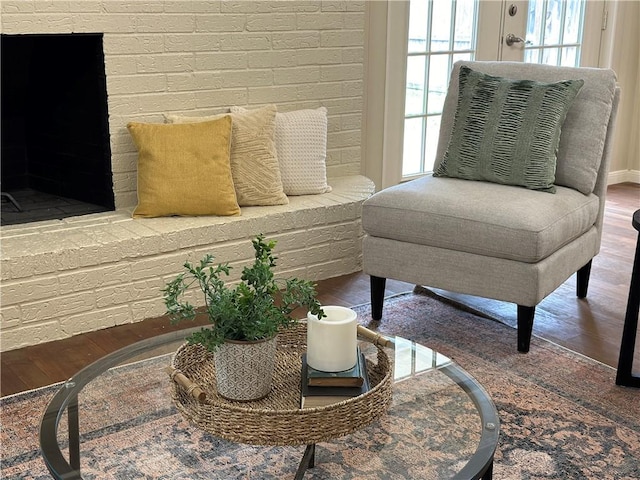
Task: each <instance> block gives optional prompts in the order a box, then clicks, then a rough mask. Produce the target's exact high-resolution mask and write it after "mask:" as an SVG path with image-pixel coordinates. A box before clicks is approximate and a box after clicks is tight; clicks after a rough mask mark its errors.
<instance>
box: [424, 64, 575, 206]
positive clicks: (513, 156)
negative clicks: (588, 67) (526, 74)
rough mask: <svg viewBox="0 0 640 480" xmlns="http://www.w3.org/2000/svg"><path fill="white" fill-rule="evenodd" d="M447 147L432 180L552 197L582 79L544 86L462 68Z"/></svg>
mask: <svg viewBox="0 0 640 480" xmlns="http://www.w3.org/2000/svg"><path fill="white" fill-rule="evenodd" d="M459 79H460V87H459V96H458V107H457V110H456V114H455V118H454V124H453V130H452V133H451V139H450V140H449V145H448V147H447V150H446V152H445V154H444V157H443V159H442V162H441V163H440V165H438V167H437V168H436V170H435V171H434V172H433V175H434V176H436V177H439V176H443V177H455V178H463V179H466V180H482V181H487V182H494V183H501V184H504V185H518V186H522V187H526V188H529V189H532V190H542V191H545V192H550V193H554V192H555V187H554V185H553V182H554V180H555V172H556V153H557V151H558V145H559V143H560V130H561V127H562V123H563V122H564V118H565V116H566V114H567V111H568V110H569V108H570V107H571V104H572V102H573V100H574V98H575V97H576V95H577V94H578V92H579V91H580V88H582V85H583V84H584V81H583V80H566V81H563V82H558V83H541V82H535V81H532V80H512V79H508V78H502V77H494V76H491V75H486V74H484V73H481V72H477V71H475V70H471V69H470V68H469V67H466V66H462V67H460V76H459Z"/></svg>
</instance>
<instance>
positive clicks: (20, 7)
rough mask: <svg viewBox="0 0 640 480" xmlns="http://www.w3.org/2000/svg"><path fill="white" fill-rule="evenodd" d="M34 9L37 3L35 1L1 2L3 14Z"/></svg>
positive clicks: (13, 0) (0, 7)
mask: <svg viewBox="0 0 640 480" xmlns="http://www.w3.org/2000/svg"><path fill="white" fill-rule="evenodd" d="M34 11H35V4H34V3H33V2H25V1H24V0H2V2H0V13H2V15H3V16H8V15H11V14H14V13H31V12H34ZM3 20H4V19H3Z"/></svg>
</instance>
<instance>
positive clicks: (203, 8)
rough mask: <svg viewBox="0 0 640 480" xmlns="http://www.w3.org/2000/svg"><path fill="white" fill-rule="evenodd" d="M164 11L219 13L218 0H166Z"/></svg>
mask: <svg viewBox="0 0 640 480" xmlns="http://www.w3.org/2000/svg"><path fill="white" fill-rule="evenodd" d="M164 11H165V12H168V13H219V12H220V2H219V1H213V0H200V1H195V0H190V1H188V2H185V0H174V1H170V0H166V1H165V3H164Z"/></svg>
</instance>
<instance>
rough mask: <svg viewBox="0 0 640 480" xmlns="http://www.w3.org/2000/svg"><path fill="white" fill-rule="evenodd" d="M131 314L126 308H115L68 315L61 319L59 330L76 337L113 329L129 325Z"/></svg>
mask: <svg viewBox="0 0 640 480" xmlns="http://www.w3.org/2000/svg"><path fill="white" fill-rule="evenodd" d="M130 319H131V313H130V310H129V307H127V306H117V307H112V308H105V309H100V310H93V311H92V312H87V313H82V314H80V315H69V316H65V317H61V318H60V320H59V322H60V329H61V330H62V331H63V332H64V333H65V335H67V336H71V335H78V334H80V333H87V332H93V331H95V330H98V329H101V328H108V327H113V326H116V325H123V324H127V323H131V321H130Z"/></svg>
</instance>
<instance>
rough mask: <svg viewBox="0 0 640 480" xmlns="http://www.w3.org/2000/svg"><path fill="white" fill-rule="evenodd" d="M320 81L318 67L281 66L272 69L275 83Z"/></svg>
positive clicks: (287, 83) (288, 83)
mask: <svg viewBox="0 0 640 480" xmlns="http://www.w3.org/2000/svg"><path fill="white" fill-rule="evenodd" d="M318 81H320V67H318V66H308V67H296V68H281V69H277V70H275V71H274V83H275V84H276V85H290V84H296V83H311V82H312V83H316V82H318Z"/></svg>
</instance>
